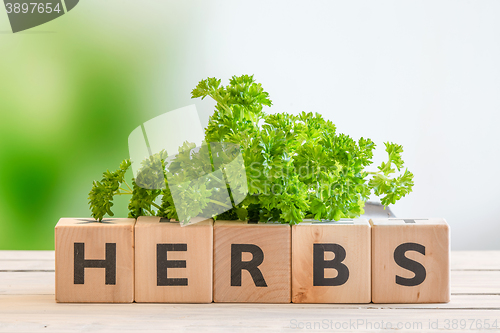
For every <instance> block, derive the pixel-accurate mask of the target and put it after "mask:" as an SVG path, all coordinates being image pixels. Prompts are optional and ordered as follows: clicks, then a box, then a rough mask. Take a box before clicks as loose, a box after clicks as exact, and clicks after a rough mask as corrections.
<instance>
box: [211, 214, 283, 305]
mask: <svg viewBox="0 0 500 333" xmlns="http://www.w3.org/2000/svg"><path fill="white" fill-rule="evenodd" d="M232 244H251V245H256V246H258V247H259V248H260V249H261V250H262V253H263V261H262V263H261V264H260V265H259V266H258V269H259V270H260V272H261V273H262V276H263V278H264V280H265V283H266V285H267V286H259V287H258V286H256V283H255V282H254V279H253V278H252V276H251V274H250V273H249V271H247V270H245V269H242V270H241V286H234V285H233V286H232V285H231V251H232ZM239 259H241V261H244V262H248V261H251V260H253V257H252V254H251V253H242V255H241V258H239ZM290 296H291V228H290V226H289V225H287V224H279V223H259V224H249V223H247V222H239V221H215V224H214V301H215V302H258V303H289V302H290Z"/></svg>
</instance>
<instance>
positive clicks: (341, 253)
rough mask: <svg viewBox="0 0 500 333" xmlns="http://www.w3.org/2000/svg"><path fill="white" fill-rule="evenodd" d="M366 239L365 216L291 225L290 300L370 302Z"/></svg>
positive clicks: (368, 251) (300, 301)
mask: <svg viewBox="0 0 500 333" xmlns="http://www.w3.org/2000/svg"><path fill="white" fill-rule="evenodd" d="M370 242H371V233H370V224H369V223H368V220H366V219H354V220H342V221H338V222H333V221H332V222H320V221H312V222H305V221H304V222H302V223H299V224H297V225H294V226H292V302H294V303H370V300H371V279H370V276H371V270H370V262H371V255H370V253H371V247H370Z"/></svg>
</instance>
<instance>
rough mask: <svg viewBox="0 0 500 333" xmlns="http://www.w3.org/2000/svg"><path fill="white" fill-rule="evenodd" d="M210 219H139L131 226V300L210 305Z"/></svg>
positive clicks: (211, 260)
mask: <svg viewBox="0 0 500 333" xmlns="http://www.w3.org/2000/svg"><path fill="white" fill-rule="evenodd" d="M212 273H213V220H212V219H204V220H201V221H198V222H197V223H195V224H191V225H188V226H185V227H181V225H180V224H179V222H177V221H170V219H164V218H159V217H154V216H141V217H139V218H138V219H137V224H136V226H135V301H136V302H165V303H211V302H212V287H213V286H212Z"/></svg>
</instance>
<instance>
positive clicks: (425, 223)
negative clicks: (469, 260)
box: [370, 219, 450, 303]
mask: <svg viewBox="0 0 500 333" xmlns="http://www.w3.org/2000/svg"><path fill="white" fill-rule="evenodd" d="M370 222H371V224H372V302H373V303H436V302H449V299H450V265H449V253H450V232H449V227H448V224H447V223H446V221H445V220H444V219H426V220H402V219H371V220H370ZM407 243H412V244H419V246H420V247H422V246H423V247H424V248H425V249H424V251H425V253H419V252H418V251H415V250H409V251H406V252H404V257H406V258H408V259H410V260H411V261H412V263H411V264H412V265H414V266H420V265H421V266H423V268H424V269H425V279H424V280H423V281H421V282H418V284H417V285H403V284H401V283H397V282H396V281H397V279H398V277H400V278H404V279H413V278H414V277H416V276H417V275H416V274H415V273H414V272H412V271H410V270H409V269H408V267H406V268H403V267H402V266H401V264H398V263H396V256H397V255H396V249H397V248H399V247H400V246H401V245H402V244H407ZM405 260H407V259H405ZM414 262H417V264H414ZM416 268H418V267H416ZM419 276H423V274H419Z"/></svg>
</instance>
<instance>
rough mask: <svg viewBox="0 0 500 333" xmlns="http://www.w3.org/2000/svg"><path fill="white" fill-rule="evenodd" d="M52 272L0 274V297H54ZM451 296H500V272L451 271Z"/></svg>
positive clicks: (53, 275) (53, 276)
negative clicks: (29, 295)
mask: <svg viewBox="0 0 500 333" xmlns="http://www.w3.org/2000/svg"><path fill="white" fill-rule="evenodd" d="M54 278H55V274H54V272H36V271H35V272H29V271H26V272H0V295H2V294H3V295H10V294H12V295H28V294H31V295H54ZM451 282H452V284H451V292H452V295H454V294H455V295H472V296H474V295H497V294H498V295H500V271H451Z"/></svg>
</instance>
